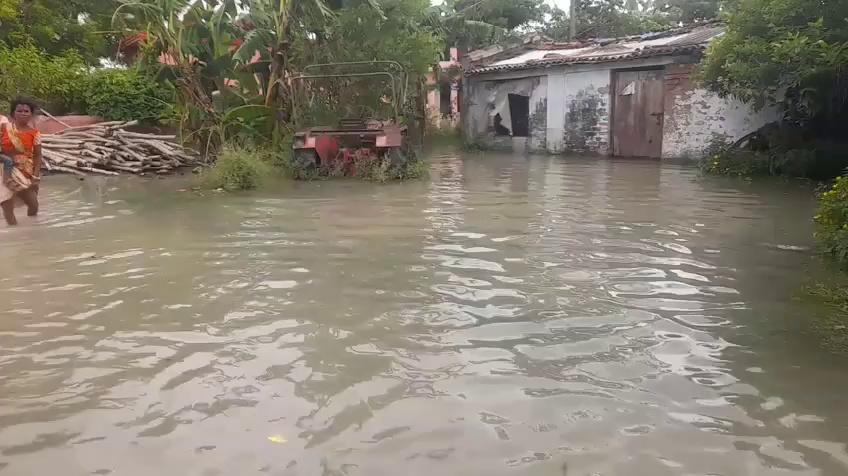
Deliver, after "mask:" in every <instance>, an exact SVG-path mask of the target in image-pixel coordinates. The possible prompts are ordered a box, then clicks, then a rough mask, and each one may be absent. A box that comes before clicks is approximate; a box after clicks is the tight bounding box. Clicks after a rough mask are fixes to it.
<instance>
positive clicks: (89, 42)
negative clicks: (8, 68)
mask: <svg viewBox="0 0 848 476" xmlns="http://www.w3.org/2000/svg"><path fill="white" fill-rule="evenodd" d="M115 6H116V4H115V2H112V1H107V0H74V1H66V0H0V42H3V43H5V44H6V46H9V47H12V48H14V47H18V46H24V45H34V46H37V47H38V48H40V49H42V50H45V51H47V52H48V53H50V54H61V53H64V52H66V51H71V50H75V51H78V52H79V53H80V54H82V55H83V57H84V58H85V59H86V60H87V61H88V62H89V63H90V64H96V63H97V61H98V59H99V58H101V57H102V56H105V55H107V54H108V50H109V47H110V46H111V45H114V43H115V39H116V36H115V35H112V34H111V33H110V32H109V30H110V27H109V25H110V21H111V17H112V13H113V11H114V10H115Z"/></svg>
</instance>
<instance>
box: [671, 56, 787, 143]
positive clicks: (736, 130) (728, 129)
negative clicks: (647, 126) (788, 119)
mask: <svg viewBox="0 0 848 476" xmlns="http://www.w3.org/2000/svg"><path fill="white" fill-rule="evenodd" d="M693 70H694V66H693V65H669V66H668V67H666V74H665V118H664V124H663V150H662V156H663V158H693V159H698V158H700V157H702V156H703V155H704V153H705V151H706V149H707V148H708V147H709V145H710V143H711V142H712V141H713V140H722V141H734V140H736V139H739V138H740V137H742V136H744V135H745V134H748V133H750V132H753V131H755V130H757V129H759V128H760V127H762V126H763V125H765V124H767V123H769V122H773V121H777V120H779V119H780V113H779V111H778V110H777V108H776V107H769V108H765V109H763V110H761V111H759V112H755V111H753V110H752V109H751V108H750V107H749V106H747V105H745V104H744V103H742V102H740V101H738V100H735V99H731V98H720V97H719V96H718V95H716V94H714V93H711V92H709V91H707V90H705V89H702V88H698V87H696V85H695V84H694V83H693V82H692V79H691V75H692V72H693Z"/></svg>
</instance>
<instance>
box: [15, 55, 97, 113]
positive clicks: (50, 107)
mask: <svg viewBox="0 0 848 476" xmlns="http://www.w3.org/2000/svg"><path fill="white" fill-rule="evenodd" d="M87 74H88V73H87V70H86V68H85V63H84V62H83V59H82V57H81V56H80V55H78V54H76V53H74V52H66V53H63V54H62V55H60V56H49V55H47V54H46V53H44V52H43V51H42V50H40V49H38V48H36V47H35V46H23V47H19V48H8V47H6V46H4V45H3V44H2V43H0V105H3V106H4V109H5V105H6V104H8V101H10V100H11V99H13V98H14V97H15V96H20V95H24V96H30V97H33V98H35V99H37V100H38V101H39V103H40V104H41V106H42V107H44V108H45V109H46V110H47V111H48V112H50V113H51V114H64V113H67V112H80V111H82V110H84V105H83V104H82V101H81V98H82V97H83V91H84V90H85V80H86V78H87Z"/></svg>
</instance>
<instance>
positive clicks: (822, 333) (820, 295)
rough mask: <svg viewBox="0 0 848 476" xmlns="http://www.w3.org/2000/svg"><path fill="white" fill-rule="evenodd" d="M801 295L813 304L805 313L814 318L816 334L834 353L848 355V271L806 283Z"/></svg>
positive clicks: (812, 323) (812, 320)
mask: <svg viewBox="0 0 848 476" xmlns="http://www.w3.org/2000/svg"><path fill="white" fill-rule="evenodd" d="M799 297H800V300H801V302H803V303H807V304H810V305H812V306H811V307H810V308H808V309H805V312H804V314H805V315H807V316H809V317H810V324H811V330H812V332H813V335H815V336H816V337H818V338H819V339H821V341H822V344H823V346H824V347H825V348H826V349H828V350H830V351H831V352H835V353H840V354H848V282H846V280H845V276H844V274H843V275H841V276H840V275H836V276H828V280H827V281H825V282H817V283H813V284H811V285H809V286H805V287H804V289H803V292H802V293H801V295H800V296H799Z"/></svg>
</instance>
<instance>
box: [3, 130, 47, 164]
mask: <svg viewBox="0 0 848 476" xmlns="http://www.w3.org/2000/svg"><path fill="white" fill-rule="evenodd" d="M2 130H3V133H2V137H0V151H2V153H3V154H5V155H8V156H10V157H12V158H14V159H15V167H17V168H18V169H19V170H21V171H22V172H24V173H26V174H29V175H30V176H32V175H35V170H33V169H34V166H35V163H34V161H33V155H34V154H35V146H37V145H41V133H39V132H38V129H35V128H32V129H27V130H23V131H22V130H20V129H17V128H15V127H14V126H13V125H11V124H8V123H6V124H3V127H2Z"/></svg>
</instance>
